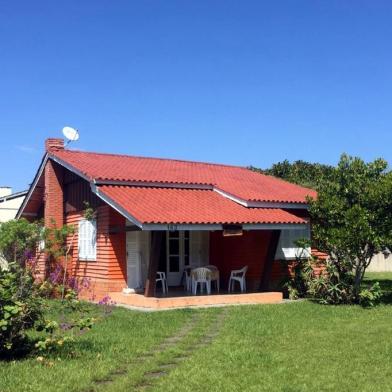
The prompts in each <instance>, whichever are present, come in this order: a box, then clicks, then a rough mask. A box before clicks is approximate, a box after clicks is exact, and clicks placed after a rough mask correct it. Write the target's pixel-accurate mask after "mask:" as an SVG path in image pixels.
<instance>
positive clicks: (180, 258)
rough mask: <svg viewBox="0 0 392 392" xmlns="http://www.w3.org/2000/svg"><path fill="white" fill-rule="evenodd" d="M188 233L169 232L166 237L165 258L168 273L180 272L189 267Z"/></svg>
mask: <svg viewBox="0 0 392 392" xmlns="http://www.w3.org/2000/svg"><path fill="white" fill-rule="evenodd" d="M189 250H190V249H189V231H178V230H176V231H169V232H168V236H167V257H168V261H169V265H168V271H169V272H181V271H182V268H184V266H188V265H189Z"/></svg>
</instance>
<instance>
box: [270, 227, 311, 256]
mask: <svg viewBox="0 0 392 392" xmlns="http://www.w3.org/2000/svg"><path fill="white" fill-rule="evenodd" d="M303 238H306V239H310V228H309V227H307V228H306V229H303V230H299V229H296V230H282V231H281V233H280V238H279V244H278V249H277V250H276V257H275V259H277V260H296V259H297V257H303V258H306V257H309V256H310V254H311V249H310V247H309V248H307V249H305V250H304V249H302V248H298V247H297V246H296V245H295V241H297V240H299V239H303Z"/></svg>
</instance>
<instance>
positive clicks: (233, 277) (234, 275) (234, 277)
mask: <svg viewBox="0 0 392 392" xmlns="http://www.w3.org/2000/svg"><path fill="white" fill-rule="evenodd" d="M246 271H248V266H247V265H246V266H245V267H244V268H241V269H240V270H233V271H231V274H230V279H229V290H228V291H229V293H230V292H231V291H232V290H233V288H234V287H233V286H234V283H235V282H238V283H239V284H240V287H241V293H243V292H245V291H246V280H245V275H246Z"/></svg>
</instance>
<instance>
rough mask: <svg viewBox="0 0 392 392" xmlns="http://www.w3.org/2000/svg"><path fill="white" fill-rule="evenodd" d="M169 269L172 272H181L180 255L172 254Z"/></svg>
mask: <svg viewBox="0 0 392 392" xmlns="http://www.w3.org/2000/svg"><path fill="white" fill-rule="evenodd" d="M169 271H170V272H179V271H180V257H179V256H170V257H169Z"/></svg>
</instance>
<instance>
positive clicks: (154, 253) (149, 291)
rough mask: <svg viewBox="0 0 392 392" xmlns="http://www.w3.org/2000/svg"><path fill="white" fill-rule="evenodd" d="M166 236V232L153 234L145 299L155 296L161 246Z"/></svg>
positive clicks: (154, 232)
mask: <svg viewBox="0 0 392 392" xmlns="http://www.w3.org/2000/svg"><path fill="white" fill-rule="evenodd" d="M164 236H165V232H164V231H152V232H151V251H150V262H149V264H148V273H147V281H146V288H145V290H144V296H145V297H154V296H155V287H156V275H157V270H158V263H159V255H160V253H161V246H162V241H163V238H164Z"/></svg>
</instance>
